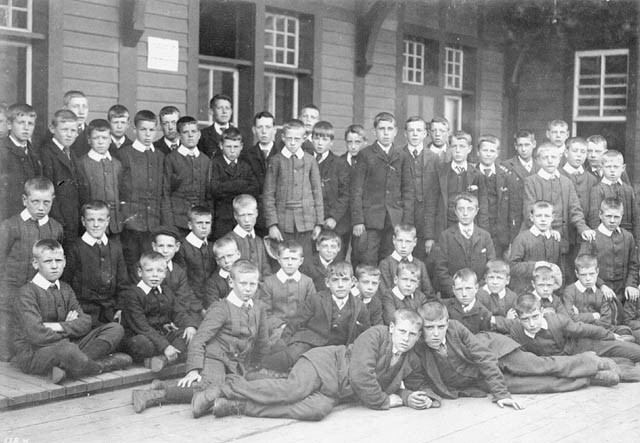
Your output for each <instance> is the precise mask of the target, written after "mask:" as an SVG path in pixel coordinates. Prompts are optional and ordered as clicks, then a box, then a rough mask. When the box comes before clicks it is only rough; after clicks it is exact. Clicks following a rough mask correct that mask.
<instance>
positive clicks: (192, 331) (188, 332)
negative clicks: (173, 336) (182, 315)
mask: <svg viewBox="0 0 640 443" xmlns="http://www.w3.org/2000/svg"><path fill="white" fill-rule="evenodd" d="M195 335H196V328H194V327H193V326H189V327H188V328H186V329H185V330H184V333H183V334H182V338H184V340H185V341H186V342H187V344H189V342H191V339H192V338H193V337H194V336H195Z"/></svg>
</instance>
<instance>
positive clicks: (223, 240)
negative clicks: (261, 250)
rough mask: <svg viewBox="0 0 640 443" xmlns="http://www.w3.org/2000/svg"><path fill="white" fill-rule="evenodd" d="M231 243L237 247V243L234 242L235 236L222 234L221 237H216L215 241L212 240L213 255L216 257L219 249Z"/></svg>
mask: <svg viewBox="0 0 640 443" xmlns="http://www.w3.org/2000/svg"><path fill="white" fill-rule="evenodd" d="M231 245H233V246H235V247H236V249H238V243H237V242H236V239H235V238H233V237H232V236H230V235H223V236H222V237H220V238H219V239H217V240H216V241H215V242H213V248H212V250H213V256H214V257H215V258H218V252H220V250H221V249H223V248H226V247H227V246H231ZM238 250H239V249H238Z"/></svg>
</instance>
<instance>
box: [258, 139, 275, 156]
mask: <svg viewBox="0 0 640 443" xmlns="http://www.w3.org/2000/svg"><path fill="white" fill-rule="evenodd" d="M258 148H259V149H260V150H261V151H262V152H264V153H265V154H266V155H269V153H270V152H271V150H272V149H273V142H271V143H269V144H268V145H267V146H266V147H265V146H263V145H261V144H260V143H258Z"/></svg>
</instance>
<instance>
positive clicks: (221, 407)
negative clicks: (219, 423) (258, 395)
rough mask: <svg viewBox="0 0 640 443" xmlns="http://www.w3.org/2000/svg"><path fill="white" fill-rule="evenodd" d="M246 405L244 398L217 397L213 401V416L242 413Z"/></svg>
mask: <svg viewBox="0 0 640 443" xmlns="http://www.w3.org/2000/svg"><path fill="white" fill-rule="evenodd" d="M246 407H247V401H246V400H227V399H226V398H224V397H218V398H216V400H215V402H214V403H213V415H214V417H226V416H228V415H244V410H245V408H246Z"/></svg>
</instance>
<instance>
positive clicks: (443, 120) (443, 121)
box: [429, 117, 451, 129]
mask: <svg viewBox="0 0 640 443" xmlns="http://www.w3.org/2000/svg"><path fill="white" fill-rule="evenodd" d="M434 123H439V124H441V125H445V126H446V127H447V129H451V124H450V123H449V120H447V119H446V118H444V117H433V118H432V119H431V121H430V122H429V129H431V126H432V125H433V124H434Z"/></svg>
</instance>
